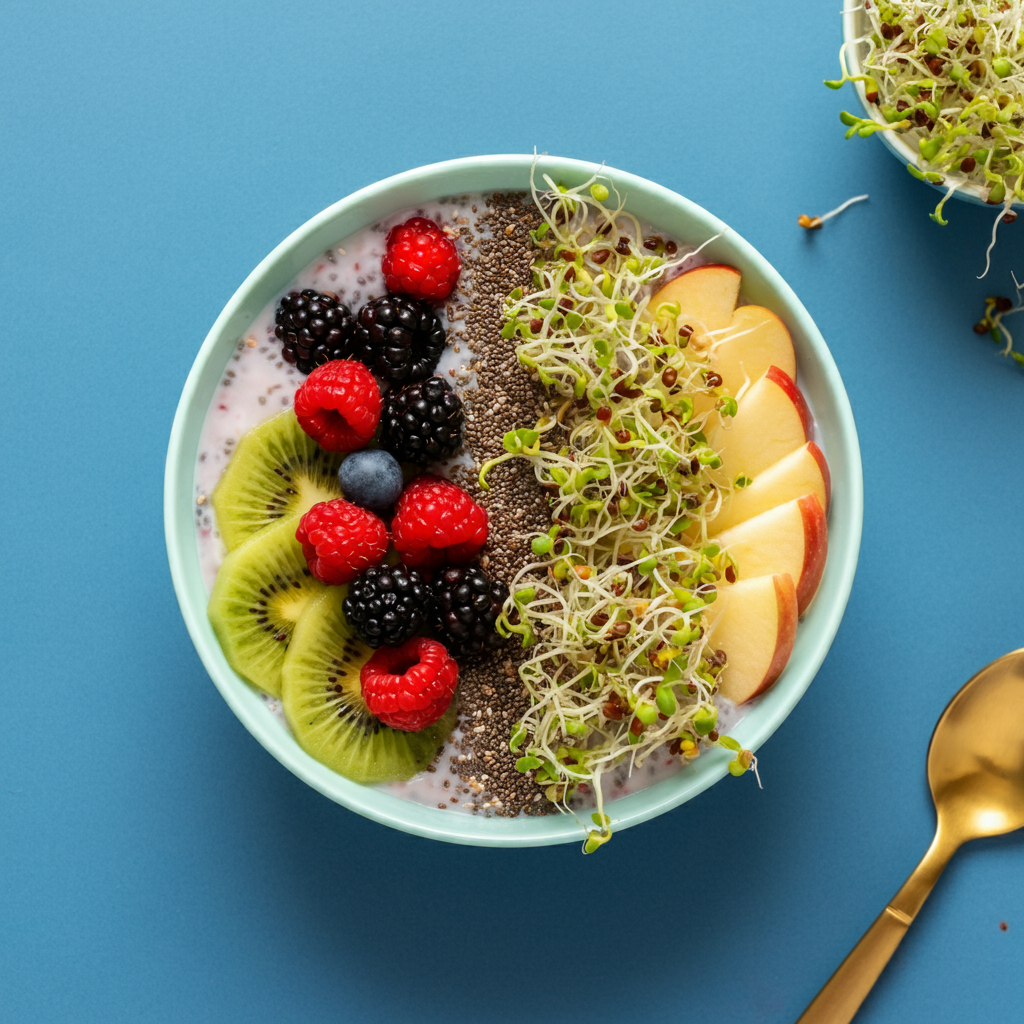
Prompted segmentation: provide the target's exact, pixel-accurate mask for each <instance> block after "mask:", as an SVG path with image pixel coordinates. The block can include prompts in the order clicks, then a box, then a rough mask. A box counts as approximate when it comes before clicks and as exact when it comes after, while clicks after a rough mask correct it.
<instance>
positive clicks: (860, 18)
mask: <svg viewBox="0 0 1024 1024" xmlns="http://www.w3.org/2000/svg"><path fill="white" fill-rule="evenodd" d="M867 26H868V20H867V15H866V14H865V13H864V8H863V7H856V8H849V9H847V10H845V11H843V49H844V53H845V55H846V64H847V67H848V69H849V72H850V74H851V75H860V74H863V68H862V66H861V58H862V57H863V56H865V55H866V54H867V46H868V44H867V43H863V42H861V43H858V41H857V40H859V39H862V38H863V37H864V35H865V33H866V32H867V30H868V28H867ZM853 85H854V88H856V90H857V96H858V97H859V99H860V103H861V106H862V107H863V108H864V112H865V113H866V114H867V116H868V117H870V118H871V119H872V120H874V121H877V122H878V123H879V124H885V123H886V121H885V118H884V117H883V116H882V113H881V111H880V110H879V108H878V107H877V106H875V104H873V103H869V102H868V98H867V93H866V92H865V89H864V83H863V82H854V83H853ZM875 136H876V137H878V138H880V139H881V140H882V142H883V144H884V145H885V146H886V148H887V149H888V150H889V152H890V153H892V155H893V156H895V157H896V159H897V160H899V161H900V163H902V164H903V165H904V166H905V165H907V164H912V165H913V166H914V167H917V166H918V157H919V156H920V154H919V153H918V150H917V148H916V146H912V145H911V144H910V143H909V142H908V141H907V139H906V137H905V136H902V135H897V134H896V132H892V131H889V132H875ZM925 184H926V185H928V186H929V188H932V189H935V190H936V191H937V192H942V193H945V192H946V191H947V190H948V186H947V185H936V184H935V183H934V182H930V181H926V182H925ZM987 195H988V189H987V188H985V187H984V186H983V185H979V184H977V183H976V182H973V181H965V182H964V183H963V184H962V185H961V186H960V187H959V188H958V189H957V190H956V191H955V192H954V193H953V198H954V199H960V200H963V201H965V202H968V203H975V204H976V205H978V206H987V205H989V204H988V203H987V202H986V196H987ZM1014 205H1019V204H1018V203H1017V201H1016V200H1015V201H1014ZM999 208H1001V207H999Z"/></svg>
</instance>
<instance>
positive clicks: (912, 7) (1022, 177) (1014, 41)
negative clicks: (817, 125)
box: [825, 0, 1024, 276]
mask: <svg viewBox="0 0 1024 1024" xmlns="http://www.w3.org/2000/svg"><path fill="white" fill-rule="evenodd" d="M858 9H859V10H860V11H862V24H863V28H864V31H863V35H861V36H860V37H859V38H858V39H857V40H856V41H855V45H856V46H858V47H861V48H866V53H865V54H864V56H862V57H861V60H860V64H861V68H862V70H863V72H864V73H863V74H861V75H854V76H851V75H850V73H849V71H848V69H847V63H846V53H845V44H844V47H843V49H841V50H840V54H839V58H840V64H841V66H842V71H843V75H842V78H840V79H836V80H834V81H827V82H826V83H825V84H826V85H827V86H829V87H830V88H834V89H838V88H840V87H841V86H842V85H843V84H844V83H845V82H851V81H853V82H858V81H859V82H862V83H863V84H864V90H865V96H866V98H867V100H868V102H869V103H872V104H874V105H875V106H876V108H877V109H876V112H875V114H874V116H873V117H872V118H860V117H856V116H854V115H853V114H850V113H848V112H847V111H843V113H842V114H841V115H840V118H841V120H842V122H843V123H844V124H846V125H847V126H848V130H847V133H846V136H847V138H850V137H851V136H853V135H859V136H861V137H865V136H868V135H871V134H873V133H874V132H876V131H885V130H891V131H894V132H895V133H896V134H897V135H901V136H903V137H904V138H905V140H906V141H907V142H909V143H910V144H911V146H912V147H913V148H916V149H917V151H918V156H917V159H916V162H914V163H909V164H908V165H907V170H908V171H909V172H910V173H911V174H912V175H914V177H917V178H921V179H923V180H925V181H928V182H931V183H932V184H934V185H937V186H945V187H946V192H945V194H944V195H943V197H942V198H941V199H940V200H939V202H938V204H937V206H936V207H935V210H934V212H933V213H932V214H931V217H932V219H933V220H934V221H936V222H937V223H939V224H945V223H946V221H945V220H944V219H943V215H942V210H943V207H944V206H945V204H946V201H947V200H948V199H949V197H950V196H951V195H952V194H953V193H954V192H955V191H956V190H957V189H959V188H962V187H963V186H964V185H965V184H967V183H972V184H973V185H976V186H978V188H979V190H980V191H981V192H982V193H983V194H984V196H985V201H986V202H988V203H989V204H991V205H993V206H998V207H1000V211H1001V213H1002V212H1005V211H1008V210H1009V208H1010V206H1011V204H1012V203H1013V202H1014V200H1018V201H1024V137H1022V133H1021V129H1022V125H1024V3H1022V2H1021V0H1000V2H989V3H980V2H977V0H955V2H954V0H945V2H941V0H930V2H929V0H865V3H864V4H863V6H862V7H860V8H858ZM998 223H999V218H997V219H996V225H998ZM986 269H987V268H986ZM982 276H984V275H982Z"/></svg>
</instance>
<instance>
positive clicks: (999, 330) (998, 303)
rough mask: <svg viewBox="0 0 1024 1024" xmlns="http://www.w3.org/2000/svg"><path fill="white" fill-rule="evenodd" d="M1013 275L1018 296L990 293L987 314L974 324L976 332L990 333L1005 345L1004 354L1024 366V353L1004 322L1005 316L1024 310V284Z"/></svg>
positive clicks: (999, 342)
mask: <svg viewBox="0 0 1024 1024" xmlns="http://www.w3.org/2000/svg"><path fill="white" fill-rule="evenodd" d="M1011 276H1012V277H1013V285H1014V288H1015V290H1016V298H1015V299H1009V298H1007V297H1006V296H1003V295H990V296H989V297H988V298H987V299H985V315H984V316H983V317H982V318H981V319H980V320H979V321H978V322H977V323H976V324H975V325H974V333H975V334H988V335H989V336H990V337H991V338H992V340H993V341H994V342H995V343H996V344H997V345H1002V346H1003V348H1002V352H1001V354H1002V355H1004V356H1010V358H1011V359H1013V360H1014V362H1015V363H1017V365H1018V366H1024V353H1021V352H1018V351H1016V350H1015V349H1014V347H1013V335H1011V334H1010V331H1009V329H1008V328H1007V327H1006V326H1005V325H1004V324H1003V319H1004V317H1008V316H1010V315H1012V314H1013V313H1020V312H1021V311H1022V310H1024V284H1021V283H1020V282H1019V281H1018V280H1017V277H1016V275H1011Z"/></svg>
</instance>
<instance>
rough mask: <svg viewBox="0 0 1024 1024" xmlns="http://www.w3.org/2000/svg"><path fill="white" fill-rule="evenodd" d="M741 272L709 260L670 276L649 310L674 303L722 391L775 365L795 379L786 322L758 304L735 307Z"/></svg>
mask: <svg viewBox="0 0 1024 1024" xmlns="http://www.w3.org/2000/svg"><path fill="white" fill-rule="evenodd" d="M739 292H740V273H739V271H738V270H736V269H735V267H729V266H726V265H724V264H721V263H712V264H708V265H706V266H703V267H695V268H694V269H693V270H687V271H685V272H684V273H682V274H680V275H679V276H678V277H674V278H673V279H672V280H671V281H669V282H668V283H666V284H665V285H663V286H662V287H661V289H660V290H659V291H657V292H656V293H655V294H654V296H653V297H652V299H651V301H650V304H649V306H648V309H650V310H651V312H652V313H653V312H654V311H655V310H656V309H657V308H658V306H659V305H660V304H661V303H662V302H678V303H679V308H680V314H679V319H678V322H679V324H680V325H683V324H687V325H689V326H690V327H691V328H693V331H694V334H693V338H692V340H691V343H690V344H691V346H692V347H693V349H694V351H696V352H698V353H700V352H708V353H709V365H710V368H711V369H713V370H715V371H716V372H717V373H718V374H719V376H720V377H721V378H722V385H723V387H724V389H725V391H726V393H727V394H730V395H735V394H736V393H737V392H738V391H739V390H740V388H741V387H742V386H743V384H744V382H745V381H747V380H757V379H758V377H761V376H762V375H763V374H764V372H765V371H766V370H767V369H768V367H769V366H778V367H779V368H780V369H781V370H782V371H783V372H784V373H786V374H787V375H788V376H789V377H790V378H792V379H793V380H796V352H795V350H794V348H793V339H792V338H791V337H790V336H789V331H787V330H786V326H785V324H783V322H782V321H781V320H780V319H779V318H778V317H777V316H776V315H775V314H774V313H773V312H771V310H768V309H765V308H764V307H763V306H739V307H738V308H734V307H736V300H737V299H738V298H739Z"/></svg>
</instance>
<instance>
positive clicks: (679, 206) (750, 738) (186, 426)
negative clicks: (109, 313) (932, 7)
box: [164, 155, 864, 846]
mask: <svg viewBox="0 0 1024 1024" xmlns="http://www.w3.org/2000/svg"><path fill="white" fill-rule="evenodd" d="M533 161H534V158H533V157H532V156H526V155H511V156H480V157H467V158H464V159H459V160H450V161H446V162H444V163H439V164H432V165H430V166H428V167H420V168H417V169H415V170H412V171H406V172H405V173H404V174H398V175H395V176H394V177H392V178H386V179H385V180H383V181H380V182H377V184H375V185H370V186H368V187H367V188H364V189H361V190H360V191H358V192H356V193H354V194H353V195H351V196H349V197H348V198H346V199H342V200H341V201H340V202H338V203H335V204H334V205H333V206H331V207H329V208H328V209H326V210H324V211H323V212H322V213H320V214H318V215H317V216H316V217H314V218H313V219H312V220H310V221H308V222H307V223H306V224H304V225H302V227H300V228H299V229H298V230H297V231H295V232H294V233H293V234H292V235H290V236H289V237H288V238H286V239H285V240H284V241H283V242H282V243H281V244H280V245H279V246H278V247H277V248H276V249H275V250H274V251H273V252H272V253H271V254H270V255H269V256H268V257H267V258H266V259H265V260H263V262H262V263H261V264H260V265H259V266H258V267H257V268H256V269H255V270H254V271H253V272H252V273H251V274H250V275H249V277H248V278H247V279H246V280H245V282H244V283H243V284H242V286H241V287H240V288H239V289H238V291H237V292H235V294H234V295H233V296H232V298H231V300H230V301H229V302H228V304H227V305H226V306H225V307H224V310H223V312H222V313H221V314H220V316H219V317H218V318H217V321H216V323H215V324H214V325H213V328H212V329H211V330H210V333H209V334H208V335H207V337H206V340H205V341H204V342H203V345H202V347H201V348H200V350H199V355H198V356H197V357H196V361H195V364H194V365H193V367H192V371H191V373H190V374H189V376H188V380H187V381H186V382H185V389H184V391H183V392H182V396H181V401H180V402H179V404H178V410H177V414H176V415H175V418H174V425H173V427H172V429H171V438H170V445H169V448H168V452H167V468H166V476H165V483H164V522H165V529H166V535H167V554H168V558H169V561H170V568H171V577H172V579H173V581H174V589H175V591H176V593H177V596H178V603H179V604H180V605H181V611H182V615H183V616H184V618H185V624H186V626H187V627H188V631H189V633H190V634H191V636H192V640H193V642H194V643H195V646H196V650H197V651H198V652H199V656H200V658H201V659H202V661H203V664H204V665H205V666H206V669H207V671H208V672H209V673H210V677H211V678H212V679H213V682H214V684H215V685H216V686H217V689H218V690H220V692H221V694H222V695H223V697H224V699H225V700H226V701H227V702H228V704H229V705H230V707H231V709H232V711H234V713H235V714H236V715H237V716H238V717H239V719H241V721H242V723H243V724H244V725H245V727H246V728H247V729H248V730H249V732H251V733H252V734H253V736H255V737H256V739H257V740H259V742H260V743H262V744H263V746H264V747H266V748H267V750H269V751H270V753H271V754H273V755H274V757H276V758H277V759H278V760H279V761H280V762H281V763H282V764H283V765H285V767H287V768H288V769H289V770H290V771H292V772H294V773H295V774H296V775H297V776H298V777H299V778H300V779H302V780H303V781H305V782H307V783H308V784H309V785H310V786H312V787H313V788H314V789H316V790H319V791H320V792H321V793H323V794H324V796H327V797H330V799H332V800H334V801H336V802H337V803H339V804H342V805H343V806H345V807H348V808H349V809H350V810H353V811H356V812H358V813H359V814H362V815H365V816H366V817H368V818H372V819H373V820H374V821H379V822H382V823H383V824H385V825H391V826H392V827H394V828H397V829H401V830H402V831H404V832H411V833H414V834H416V835H421V836H426V837H428V838H431V839H440V840H444V841H446V842H452V843H468V844H472V845H476V846H545V845H550V844H553V843H566V842H573V841H580V840H582V839H583V836H584V827H583V823H582V821H581V820H578V819H577V818H576V817H574V816H573V815H571V814H568V815H567V814H554V815H549V816H545V817H519V818H511V819H509V818H499V817H491V818H486V817H483V816H482V815H471V814H467V813H463V812H460V811H456V810H444V811H443V810H439V809H437V808H434V807H427V806H424V805H421V804H416V803H412V802H410V801H408V800H404V799H401V798H400V797H396V796H394V795H392V794H390V793H387V792H384V791H382V790H379V789H375V788H373V787H370V786H362V785H359V784H357V783H354V782H350V781H349V780H348V779H345V778H342V777H341V776H340V775H337V774H335V773H334V772H332V771H331V770H330V769H328V768H325V767H324V766H323V765H321V764H319V763H318V762H317V761H314V760H313V759H312V758H311V757H309V756H308V755H307V754H306V753H305V752H304V751H303V750H302V749H301V748H300V747H299V745H298V744H297V743H296V742H295V740H294V739H293V738H292V736H291V734H290V733H289V731H288V730H287V728H286V727H285V726H284V725H282V723H281V722H280V720H279V719H278V718H276V717H275V716H274V715H273V713H272V712H271V711H270V710H269V709H268V707H267V705H266V704H265V703H264V702H263V700H262V699H261V697H260V696H259V694H258V693H257V692H256V691H255V690H253V689H252V688H251V687H250V686H249V685H248V684H246V683H245V682H243V680H242V679H240V678H239V677H238V676H237V675H236V674H235V672H234V671H233V670H232V669H231V667H230V666H229V665H228V663H227V661H226V660H225V658H224V655H223V654H222V653H221V649H220V646H219V645H218V643H217V640H216V638H215V637H214V635H213V630H212V629H211V628H210V623H209V621H208V620H207V617H206V601H207V595H206V590H205V588H204V586H203V581H202V578H201V575H200V569H199V556H198V548H197V543H196V535H195V510H194V507H193V473H194V467H195V462H196V457H197V454H198V447H199V437H200V431H201V429H202V425H203V419H204V417H205V415H206V409H207V406H208V405H209V403H210V401H211V399H212V397H213V394H214V390H215V388H216V387H217V384H218V382H219V381H220V379H221V377H222V375H223V372H224V369H225V367H226V366H227V363H228V360H229V358H230V357H231V355H232V353H233V350H234V347H235V345H236V344H237V342H238V340H239V339H240V337H242V336H243V333H244V331H245V330H246V328H248V326H249V325H250V323H251V322H252V321H253V320H254V319H255V317H256V316H257V315H258V314H259V313H260V312H261V311H262V310H263V309H264V307H265V306H266V305H267V304H268V303H269V302H271V301H272V300H274V299H276V298H277V297H278V296H280V295H281V294H282V293H283V292H284V291H285V290H286V289H287V288H288V287H289V285H291V283H292V281H293V280H294V278H295V277H296V276H297V275H298V274H299V272H300V271H302V270H303V269H304V268H305V267H306V266H307V265H308V264H310V263H311V262H312V261H313V260H314V259H315V258H316V257H317V255H319V254H320V253H322V252H324V251H325V250H326V249H327V248H328V247H330V246H331V245H333V244H335V243H336V242H338V241H339V240H340V239H342V238H344V237H346V236H347V235H350V234H351V233H352V232H354V231H357V230H358V229H360V228H362V227H365V226H366V225H368V224H371V223H373V222H375V221H378V220H380V219H382V218H383V217H385V216H387V215H388V214H390V213H392V212H394V211H395V210H398V209H402V208H405V207H410V206H416V205H419V204H425V203H428V202H430V201H432V200H436V199H439V198H441V197H444V196H450V195H457V194H460V193H466V192H495V191H497V192H502V191H526V190H528V189H529V185H530V169H531V165H532V164H533ZM597 170H598V168H597V167H596V166H595V165H593V164H588V163H584V162H582V161H579V160H569V159H562V158H559V157H541V158H540V160H539V161H538V168H537V172H538V180H540V179H539V174H540V173H542V172H547V173H548V174H550V175H551V176H552V177H553V178H554V179H556V180H559V179H561V180H563V181H565V182H568V183H571V184H575V183H577V182H580V181H585V180H586V179H587V178H589V177H590V176H591V175H592V174H593V173H594V172H595V171H597ZM601 173H602V175H604V176H605V177H606V178H608V179H610V180H611V181H613V182H614V183H615V185H616V186H617V187H618V189H619V190H620V191H621V192H624V193H625V194H626V195H627V197H628V199H627V201H628V208H629V210H630V211H631V212H632V213H634V214H635V215H637V216H638V217H640V218H641V219H642V220H646V221H648V222H650V223H652V224H654V225H656V226H657V227H658V228H659V229H660V230H661V231H663V232H665V233H667V234H669V235H671V236H672V237H674V238H677V239H681V240H683V241H685V242H688V243H693V244H699V243H701V242H703V241H705V240H706V239H707V238H709V237H711V236H712V235H717V234H720V237H719V238H717V239H716V240H715V241H714V242H712V243H711V244H710V245H709V246H708V247H707V248H706V249H705V250H703V255H704V256H706V257H707V258H708V259H710V260H711V261H712V262H718V263H729V264H732V265H733V266H735V267H737V268H738V269H739V270H740V271H741V272H742V274H743V295H744V297H745V299H746V300H747V301H749V302H755V303H758V304H760V305H764V306H767V307H769V308H770V309H772V310H773V311H774V312H776V313H777V314H778V315H779V316H780V317H781V318H782V319H783V320H784V321H785V323H786V324H787V326H788V327H789V329H790V331H791V333H792V335H793V341H794V344H795V346H796V351H797V359H798V364H799V380H800V386H801V389H802V390H803V392H804V394H805V396H806V398H807V401H808V404H809V405H810V407H811V410H812V412H813V414H814V418H815V422H816V426H817V432H818V436H817V441H818V443H819V444H820V446H821V448H822V449H823V451H824V453H825V455H826V457H827V459H828V463H829V468H830V470H831V474H832V507H831V510H830V512H829V517H828V524H829V552H828V561H827V564H826V566H825V573H824V577H823V578H822V581H821V585H820V588H819V590H818V593H817V596H816V597H815V599H814V601H813V603H812V604H811V607H810V609H809V610H808V612H807V614H806V615H805V616H804V618H803V620H802V621H801V623H800V628H799V630H798V632H797V638H796V645H795V647H794V650H793V655H792V658H791V659H790V662H789V665H788V666H787V667H786V670H785V672H784V673H783V674H782V676H781V677H780V679H779V681H778V682H777V683H776V684H775V686H774V687H773V688H772V689H771V690H769V692H768V693H767V694H765V695H764V696H763V697H761V698H758V700H757V702H756V706H754V707H753V708H752V709H751V710H750V712H749V713H748V714H747V716H746V717H745V718H744V719H743V720H742V722H740V724H739V725H738V726H736V727H735V729H733V730H732V735H734V736H735V738H736V739H737V740H739V742H740V743H742V744H743V745H744V746H745V747H747V748H749V749H750V750H757V749H758V747H760V745H761V744H762V743H764V741H765V740H766V739H768V737H769V736H771V734H772V733H773V732H775V730H776V729H777V728H778V727H779V726H780V725H781V724H782V722H783V720H784V719H785V718H786V716H787V715H788V714H789V712H790V711H791V710H792V709H793V706H794V705H795V704H796V702H797V701H798V700H799V699H800V697H801V696H802V695H803V693H804V691H805V690H806V689H807V687H808V686H809V685H810V682H811V680H812V679H813V678H814V675H815V673H816V672H817V671H818V668H819V667H820V665H821V663H822V661H823V660H824V658H825V655H826V653H827V652H828V649H829V646H830V645H831V643H832V640H833V638H834V637H835V635H836V631H837V630H838V628H839V622H840V620H841V618H842V616H843V612H844V610H845V608H846V602H847V599H848V598H849V594H850V588H851V586H852V585H853V576H854V571H855V569H856V565H857V555H858V551H859V547H860V535H861V522H862V518H863V504H864V501H863V480H862V476H861V461H860V448H859V446H858V443H857V432H856V428H855V426H854V422H853V413H852V411H851V409H850V403H849V399H848V398H847V396H846V391H845V389H844V387H843V382H842V380H841V379H840V377H839V371H838V370H837V369H836V365H835V363H834V362H833V360H832V356H831V354H830V353H829V350H828V348H827V346H826V345H825V341H824V339H823V338H822V336H821V334H820V332H819V331H818V329H817V328H816V327H815V325H814V322H813V321H812V320H811V317H810V316H809V315H808V313H807V310H805V309H804V307H803V306H802V305H801V304H800V302H799V300H798V299H797V297H796V296H795V295H794V294H793V292H792V290H791V289H790V287H789V286H788V285H787V284H786V282H785V281H783V280H782V278H781V277H780V276H779V274H778V273H777V272H776V271H775V270H774V269H773V268H772V267H771V266H770V265H769V264H768V262H767V261H766V260H765V259H764V257H762V256H761V255H760V254H759V253H758V252H756V251H755V250H754V249H753V248H752V247H751V246H750V245H749V244H748V243H747V242H745V241H744V240H743V239H742V238H741V237H740V236H739V235H737V234H736V233H735V232H734V231H733V230H732V229H731V228H728V227H726V225H725V224H723V223H722V222H721V221H719V220H717V219H716V218H715V217H712V216H711V214H709V213H707V212H705V211H704V210H703V209H701V208H700V207H699V206H697V205H695V204H694V203H692V202H690V201H689V200H688V199H684V198H683V197H682V196H680V195H677V194H676V193H675V192H671V191H670V190H669V189H667V188H662V187H661V186H660V185H655V184H654V183H653V182H650V181H646V180H645V179H643V178H638V177H636V176H635V175H632V174H627V173H625V172H623V171H616V170H612V169H611V168H603V169H602V170H601ZM794 742H795V739H794ZM729 760H730V757H729V755H728V754H727V753H726V752H725V751H724V750H714V751H710V752H707V753H704V754H702V755H701V757H700V758H699V759H697V760H696V761H695V762H694V763H693V764H692V765H689V766H687V767H685V768H683V769H682V770H680V772H679V773H678V774H677V775H675V776H673V777H672V778H669V779H666V780H664V781H661V782H659V783H657V784H655V785H653V786H651V787H649V788H648V789H644V790H641V791H640V792H637V793H633V794H631V795H629V796H625V797H621V798H619V799H616V800H614V801H611V802H609V803H608V804H607V805H606V810H607V813H608V814H609V815H610V816H611V820H612V829H613V830H620V829H623V828H627V827H628V826H630V825H635V824H637V823H638V822H641V821H645V820H646V819H648V818H653V817H654V816H655V815H658V814H662V813H663V812H665V811H668V810H671V809H672V808H673V807H677V806H678V805H679V804H682V803H685V802H686V801H687V800H689V799H691V798H692V797H694V796H696V795H697V794H698V793H700V792H702V791H703V790H705V789H707V788H708V786H710V785H712V784H713V783H715V782H717V781H718V780H719V779H720V778H722V776H723V775H725V774H726V772H727V767H726V766H727V764H728V762H729ZM587 818H589V815H587Z"/></svg>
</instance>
